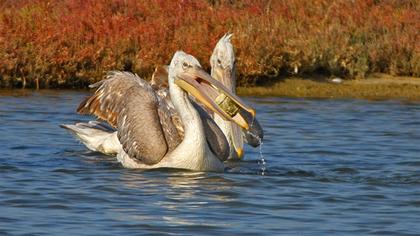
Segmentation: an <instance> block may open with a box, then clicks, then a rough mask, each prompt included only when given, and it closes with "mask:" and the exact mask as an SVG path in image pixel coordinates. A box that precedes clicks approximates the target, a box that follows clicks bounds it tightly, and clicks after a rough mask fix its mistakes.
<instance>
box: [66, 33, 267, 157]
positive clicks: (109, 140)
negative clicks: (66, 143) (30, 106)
mask: <svg viewBox="0 0 420 236" xmlns="http://www.w3.org/2000/svg"><path fill="white" fill-rule="evenodd" d="M231 37H232V34H225V35H224V36H223V37H222V38H220V40H219V41H218V42H217V44H216V46H215V48H214V49H213V53H212V55H211V57H210V65H211V75H212V77H213V78H214V79H216V80H218V81H220V82H221V83H222V84H223V85H224V86H225V87H227V88H228V89H229V90H230V91H231V92H232V93H234V94H236V61H235V54H234V50H233V45H232V43H231ZM168 70H169V66H158V67H156V69H155V72H154V73H153V75H152V79H151V82H150V84H151V86H152V87H153V88H154V89H155V90H156V91H157V93H158V95H159V97H160V98H161V99H163V100H165V101H166V103H167V104H168V106H171V107H172V105H171V100H170V99H169V96H168V95H169V90H168ZM206 93H207V94H208V95H209V96H210V98H211V99H213V100H215V99H216V98H217V96H218V94H217V93H215V92H214V91H213V90H208V89H207V91H206ZM221 98H224V97H223V96H221ZM219 102H223V101H219ZM195 106H196V105H195ZM200 111H201V110H200ZM207 112H210V113H211V114H209V115H210V116H212V119H214V122H215V123H216V125H217V126H218V127H219V128H220V129H221V131H222V132H223V134H224V135H225V137H226V139H227V142H228V145H229V156H228V158H229V159H231V160H237V159H241V158H242V157H243V155H244V151H243V145H244V142H246V143H247V144H249V145H251V146H253V147H257V146H259V145H260V144H261V142H262V138H263V135H264V134H263V130H262V128H261V126H260V124H259V123H258V120H257V119H256V118H255V117H250V116H249V113H247V112H242V116H244V117H246V119H247V120H248V121H251V126H250V130H249V131H247V130H243V129H240V128H239V126H238V125H236V124H235V123H234V122H231V121H226V120H224V119H223V118H222V117H220V116H219V115H217V114H213V113H212V112H211V111H208V110H207ZM200 115H201V116H202V118H204V119H206V121H207V122H206V123H205V124H207V123H208V124H212V125H211V126H212V127H213V126H214V124H213V122H212V120H211V119H210V118H209V117H208V116H207V115H205V113H204V112H202V111H201V112H200ZM171 116H172V119H173V122H174V123H175V125H176V126H177V129H178V131H179V133H180V136H181V138H183V130H182V129H183V127H182V124H180V117H179V115H178V114H177V113H176V111H175V110H174V109H172V114H171ZM62 127H63V128H66V129H68V130H70V131H71V132H72V133H73V134H74V135H75V136H76V137H77V138H78V139H79V140H81V141H82V143H84V144H85V145H86V147H87V148H89V149H90V150H92V151H98V152H102V153H104V154H110V155H116V154H117V153H118V150H119V149H120V143H119V140H118V137H117V132H116V131H115V129H113V128H112V127H109V126H107V125H105V124H103V123H101V122H98V121H89V123H77V124H75V125H62ZM206 130H209V128H207V127H206ZM213 130H217V129H216V128H213ZM206 134H207V135H209V132H206ZM211 136H213V135H211V134H210V137H209V139H211ZM219 144H220V145H221V144H222V142H220V143H219ZM215 148H216V146H215ZM218 149H220V150H222V149H223V147H218Z"/></svg>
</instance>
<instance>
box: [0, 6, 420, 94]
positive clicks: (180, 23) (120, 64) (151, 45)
mask: <svg viewBox="0 0 420 236" xmlns="http://www.w3.org/2000/svg"><path fill="white" fill-rule="evenodd" d="M231 2H233V3H231ZM416 2H417V1H416V0H412V1H410V0H406V1H399V0H385V1H374V0H364V1H363V0H356V1H340V0H314V1H305V0H278V1H272V0H244V1H223V0H219V1H218V0H209V1H205V0H176V1H167V0H148V1H140V0H57V1H52V0H3V1H1V3H0V61H1V64H0V86H3V87H4V86H10V87H12V86H22V84H24V85H25V84H26V86H35V83H36V82H38V83H39V84H40V86H41V87H84V86H86V85H87V84H90V83H92V82H95V81H97V80H100V79H101V78H102V76H103V75H104V73H105V72H106V71H108V70H130V71H134V72H136V73H138V74H140V75H141V76H144V77H148V76H150V74H151V73H152V71H153V68H154V67H155V66H156V65H159V64H164V63H169V60H170V58H171V56H172V55H173V54H174V52H175V51H176V50H184V51H186V52H188V53H191V54H193V55H195V56H196V57H197V58H198V59H199V60H200V61H201V63H202V64H203V66H204V67H206V68H208V67H209V63H208V60H209V56H210V54H211V52H212V49H213V47H214V45H215V43H216V42H217V40H218V38H219V37H221V36H222V35H223V34H224V33H226V32H233V33H234V38H233V43H234V46H235V48H236V55H237V62H238V71H239V73H240V76H239V78H240V81H239V82H240V83H241V84H252V83H255V82H256V81H262V82H263V81H264V80H265V79H269V78H279V77H280V75H285V74H294V73H319V72H321V73H326V74H332V75H338V76H345V77H348V78H363V77H364V76H365V75H366V74H367V73H370V72H384V73H390V74H396V75H411V76H420V43H419V40H420V39H419V34H418V32H419V29H420V13H419V12H420V9H419V7H418V4H416Z"/></svg>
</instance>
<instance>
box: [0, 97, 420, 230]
mask: <svg viewBox="0 0 420 236" xmlns="http://www.w3.org/2000/svg"><path fill="white" fill-rule="evenodd" d="M85 96H86V93H85V92H64V91H45V92H33V93H31V92H28V93H25V96H3V97H0V119H2V121H4V122H3V123H5V124H7V125H3V126H1V127H0V143H2V145H3V146H2V148H1V151H0V152H1V153H0V212H1V213H0V235H25V234H26V235H44V234H45V232H48V233H49V234H52V235H61V234H63V232H65V234H70V235H123V234H126V235H143V234H144V235H151V234H152V235H153V234H154V235H162V234H168V235H185V234H191V235H200V234H205V235H214V234H222V235H237V234H238V235H239V234H240V235H277V234H285V235H296V234H298V235H331V234H332V235H336V234H348V235H354V234H372V235H417V234H418V232H420V227H419V226H418V222H419V217H418V216H419V215H420V201H419V200H418V196H420V189H419V186H420V171H419V168H418V167H419V166H420V162H419V160H418V157H419V156H418V153H420V147H419V146H418V144H417V141H418V139H419V137H420V136H419V134H420V126H419V122H418V121H419V120H420V104H417V103H403V102H397V101H382V102H370V101H363V100H328V99H323V100H311V99H285V98H256V97H249V98H247V101H248V102H250V103H251V104H252V105H253V106H255V107H256V110H257V111H258V115H259V121H260V123H261V124H262V126H263V127H264V128H265V134H266V136H265V140H264V147H263V153H264V158H265V159H266V162H267V163H266V166H265V168H266V170H264V172H262V170H261V165H259V164H258V161H259V159H260V157H259V150H258V149H251V148H249V147H247V148H246V153H247V155H246V157H245V160H244V161H241V162H228V163H227V168H226V171H225V173H197V172H189V171H182V170H173V169H158V170H151V171H141V170H129V169H124V168H122V167H121V166H120V165H119V164H118V163H117V162H116V160H115V158H114V157H109V156H105V155H102V154H99V153H95V152H90V151H87V150H86V149H85V148H84V147H83V146H82V145H80V144H79V143H78V142H77V141H75V140H74V139H73V138H72V137H71V136H70V135H69V134H67V133H66V132H65V131H63V130H60V129H59V128H58V124H60V123H68V122H75V121H85V120H88V119H89V117H81V116H77V115H75V113H74V109H75V107H76V106H77V103H78V102H79V101H80V100H81V99H82V98H84V97H85ZM51 101H53V102H51ZM262 173H264V175H262ZM17 226H18V227H17Z"/></svg>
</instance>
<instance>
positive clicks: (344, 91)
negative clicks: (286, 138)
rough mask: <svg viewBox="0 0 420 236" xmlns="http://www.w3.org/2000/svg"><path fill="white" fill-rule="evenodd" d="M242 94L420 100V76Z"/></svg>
mask: <svg viewBox="0 0 420 236" xmlns="http://www.w3.org/2000/svg"><path fill="white" fill-rule="evenodd" d="M35 91H38V92H40V93H54V91H56V92H58V91H80V92H83V91H89V89H87V88H57V89H40V90H36V89H35V88H0V96H26V95H29V94H30V93H31V92H35ZM237 93H238V95H240V96H257V97H258V96H261V97H289V98H314V99H367V100H390V99H392V100H411V101H420V77H403V76H392V75H388V74H372V75H370V76H368V77H367V78H366V79H359V80H345V79H340V78H334V77H327V76H320V75H309V76H302V77H298V76H296V77H287V78H284V79H282V80H280V81H275V82H271V83H270V84H266V85H258V86H250V87H238V88H237Z"/></svg>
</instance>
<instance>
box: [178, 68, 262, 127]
mask: <svg viewBox="0 0 420 236" xmlns="http://www.w3.org/2000/svg"><path fill="white" fill-rule="evenodd" d="M175 84H177V85H178V86H179V87H181V88H182V89H184V90H186V91H187V92H189V93H190V94H191V95H192V96H194V97H195V98H196V99H197V100H198V101H199V102H200V103H202V104H203V105H204V106H206V107H207V108H209V109H210V110H212V111H213V112H215V113H217V114H218V115H219V116H220V117H222V118H223V119H225V120H230V121H233V122H235V123H236V124H237V125H239V126H240V127H241V128H243V129H246V130H249V128H250V125H251V123H250V122H249V121H248V120H247V119H245V118H244V117H243V116H242V115H241V112H246V113H249V114H250V115H251V116H252V117H255V110H254V109H253V108H251V107H249V106H248V105H246V104H245V103H244V102H243V101H242V100H241V99H240V98H239V97H238V96H236V95H235V94H233V93H232V92H231V91H230V90H229V89H227V88H226V87H225V86H224V85H223V84H222V83H220V82H219V81H217V80H215V79H213V78H212V77H211V76H210V75H209V74H207V73H206V72H205V71H204V70H203V69H202V68H201V67H197V66H195V67H191V68H188V69H187V70H186V71H185V72H183V73H182V74H181V75H180V76H179V77H178V79H177V80H175ZM209 91H211V92H210V93H209ZM211 94H212V95H211ZM214 95H217V97H216V99H212V97H213V96H214ZM240 111H241V112H240Z"/></svg>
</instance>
